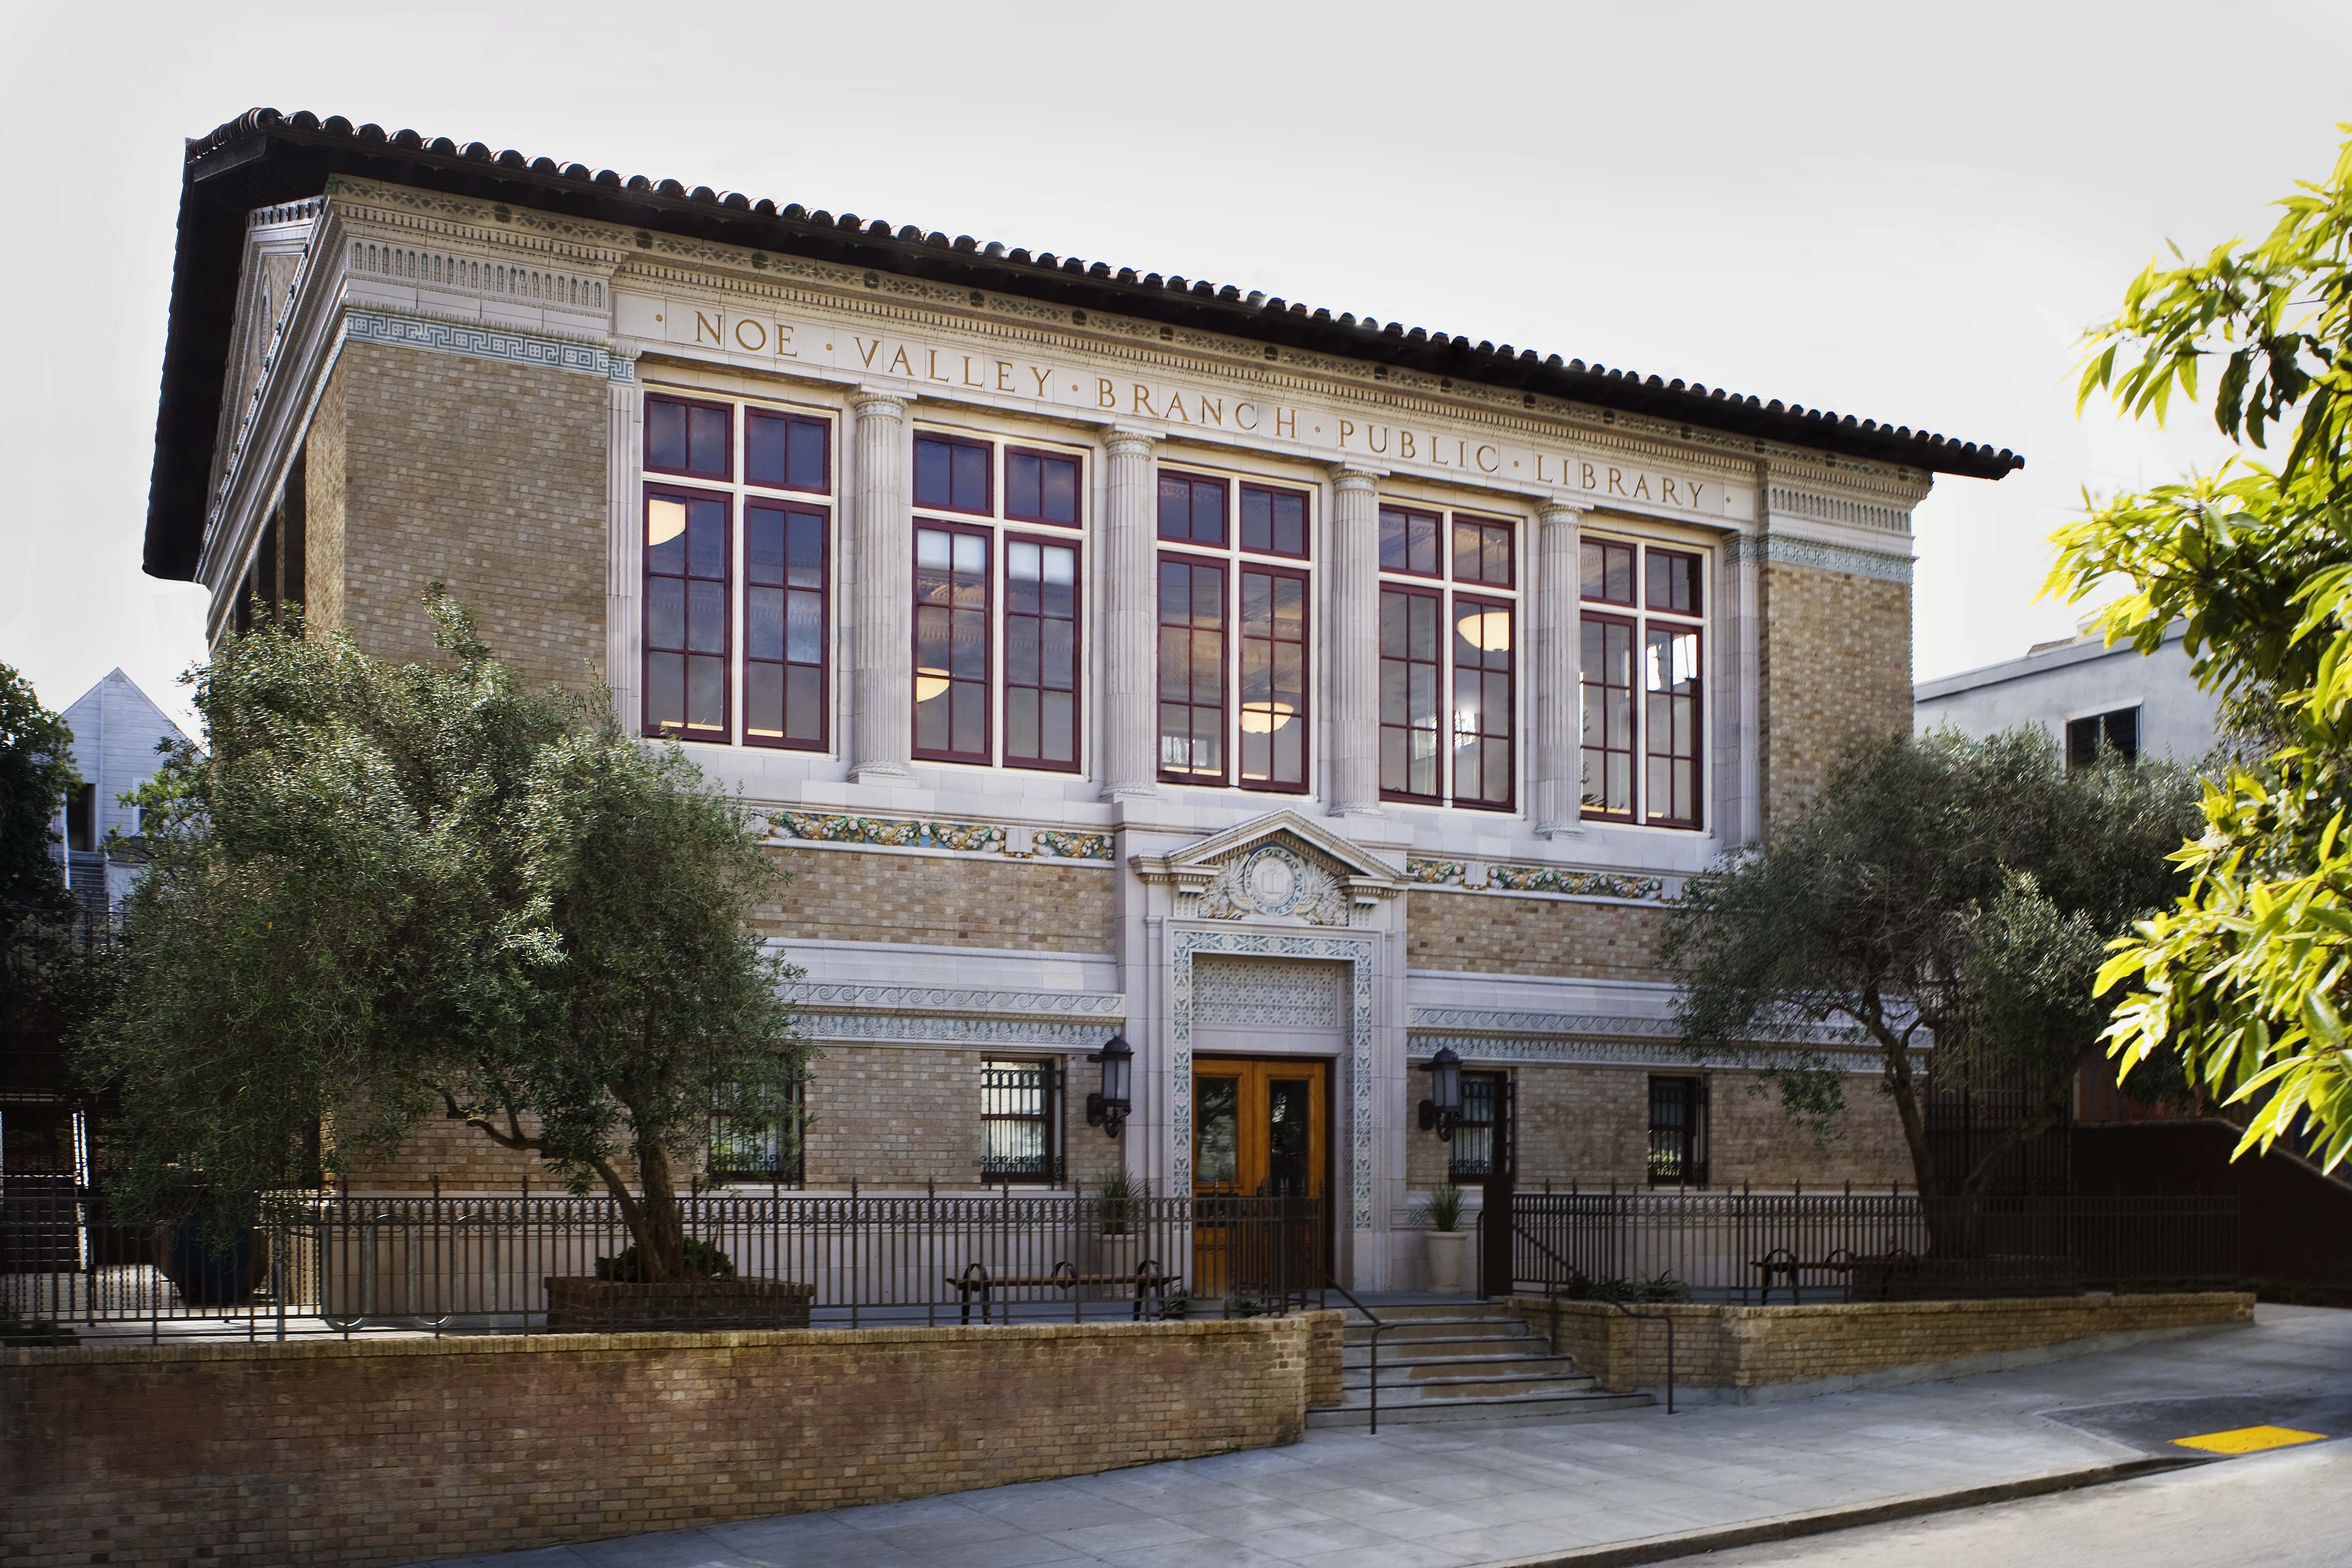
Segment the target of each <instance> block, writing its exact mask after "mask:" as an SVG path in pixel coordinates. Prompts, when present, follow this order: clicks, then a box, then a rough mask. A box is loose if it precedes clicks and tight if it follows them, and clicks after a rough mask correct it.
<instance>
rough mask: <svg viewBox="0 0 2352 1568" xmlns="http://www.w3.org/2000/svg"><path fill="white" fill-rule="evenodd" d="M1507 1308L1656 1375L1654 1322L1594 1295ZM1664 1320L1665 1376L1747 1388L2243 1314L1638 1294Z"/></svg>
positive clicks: (2100, 1302)
mask: <svg viewBox="0 0 2352 1568" xmlns="http://www.w3.org/2000/svg"><path fill="white" fill-rule="evenodd" d="M1511 1305H1512V1308H1513V1310H1515V1311H1517V1313H1518V1315H1519V1316H1520V1317H1522V1318H1524V1319H1526V1320H1527V1321H1528V1323H1529V1324H1531V1325H1532V1326H1533V1327H1534V1328H1535V1330H1536V1331H1537V1332H1538V1333H1542V1334H1549V1333H1553V1332H1557V1333H1558V1335H1559V1350H1561V1351H1562V1352H1566V1353H1567V1354H1570V1355H1572V1356H1574V1357H1575V1358H1576V1363H1577V1365H1578V1366H1580V1367H1581V1368H1582V1369H1583V1370H1584V1371H1586V1372H1589V1373H1592V1375H1593V1376H1594V1377H1596V1378H1598V1379H1600V1381H1601V1386H1602V1387H1603V1388H1607V1389H1612V1390H1624V1389H1634V1388H1654V1387H1658V1386H1660V1385H1662V1384H1664V1383H1665V1381H1666V1336H1665V1331H1664V1328H1663V1327H1661V1326H1660V1325H1659V1324H1658V1323H1656V1322H1655V1321H1646V1322H1645V1321H1641V1320H1638V1319H1633V1318H1629V1317H1627V1316H1626V1315H1625V1314H1624V1313H1622V1312H1620V1311H1618V1310H1615V1309H1614V1308H1612V1307H1610V1306H1608V1305H1606V1304H1604V1303H1601V1302H1597V1301H1561V1302H1558V1303H1552V1302H1549V1301H1545V1300H1540V1299H1538V1298H1534V1297H1525V1296H1522V1297H1517V1298H1514V1299H1513V1300H1512V1303H1511ZM1641 1310H1643V1312H1646V1313H1651V1314H1659V1313H1665V1314H1670V1315H1672V1317H1673V1318H1674V1320H1675V1382H1676V1383H1677V1384H1680V1385H1682V1386H1684V1387H1686V1388H1721V1389H1753V1388H1764V1387H1769V1386H1770V1385H1773V1384H1811V1383H1821V1382H1823V1381H1827V1380H1835V1379H1853V1378H1863V1377H1869V1376H1871V1375H1872V1374H1874V1373H1877V1374H1884V1373H1889V1372H1892V1371H1894V1370H1895V1369H1897V1368H1903V1367H1932V1366H1937V1365H1939V1364H1942V1363H1953V1362H1967V1361H1969V1360H1971V1359H1972V1358H1978V1357H1997V1356H2010V1355H2016V1354H2019V1353H2021V1352H2032V1351H2038V1350H2043V1349H2047V1348H2049V1347H2052V1346H2056V1345H2063V1344H2066V1343H2069V1342H2082V1341H2090V1340H2098V1339H2101V1338H2104V1337H2105V1336H2107V1335H2111V1334H2159V1333H2172V1332H2179V1331H2184V1330H2191V1329H2200V1328H2220V1327H2226V1326H2230V1325H2234V1324H2241V1323H2251V1322H2252V1321H2253V1317H2254V1299H2253V1298H2252V1296H2249V1295H2241V1294H2238V1293H2236V1292H2234V1291H2223V1290H2213V1291H2197V1292H2186V1293H2182V1294H2179V1295H2151V1296H2063V1297H2051V1298H2030V1299H2025V1300H1990V1301H1867V1302H1854V1303H1850V1304H1839V1305H1834V1306H1820V1307H1805V1306H1796V1307H1732V1306H1717V1305H1712V1304H1709V1305H1698V1304H1685V1305H1668V1306H1660V1305H1655V1304H1652V1305H1646V1306H1644V1307H1643V1308H1642V1309H1641Z"/></svg>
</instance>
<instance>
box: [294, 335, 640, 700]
mask: <svg viewBox="0 0 2352 1568" xmlns="http://www.w3.org/2000/svg"><path fill="white" fill-rule="evenodd" d="M607 401H608V394H607V391H606V388H605V384H604V382H602V381H599V380H597V379H595V378H594V377H592V376H585V375H579V374H572V373H571V372H567V371H559V370H552V369H548V368H545V367H542V366H532V365H519V364H509V363H504V362H502V361H491V360H479V359H473V358H470V357H467V356H462V355H457V354H441V353H417V352H415V351H414V350H407V349H400V348H393V347H388V346H385V345H383V344H378V343H351V344H347V345H346V346H345V347H344V350H343V353H342V357H341V361H340V363H338V364H337V366H336V369H335V373H334V375H333V377H332V378H331V381H330V384H329V387H328V400H327V401H326V402H325V403H323V404H322V405H321V406H320V415H319V419H318V422H317V424H316V425H315V426H313V430H312V435H311V440H312V442H313V445H314V447H317V448H319V450H318V452H317V454H316V457H315V458H314V477H313V479H311V481H310V489H309V496H310V502H311V506H312V511H311V517H312V518H313V519H314V520H316V521H315V522H314V525H313V532H312V534H311V538H312V539H313V541H315V542H314V543H313V544H312V545H311V546H310V551H309V552H308V560H307V562H306V564H307V565H308V566H309V567H310V584H311V585H310V594H311V597H312V603H313V605H314V606H315V610H316V613H317V614H318V616H320V621H321V624H323V625H327V626H341V627H347V628H349V629H350V630H351V631H352V634H353V636H354V637H356V638H357V639H358V641H359V645H360V647H362V648H364V649H365V650H367V651H368V652H370V653H373V654H376V655H379V656H382V657H383V658H395V659H404V660H407V659H425V658H431V657H433V656H434V650H433V629H432V623H431V621H430V620H429V619H428V618H427V617H426V616H425V609H424V605H423V602H422V601H423V595H424V593H425V584H427V583H429V582H433V581H436V580H437V581H440V582H442V583H445V584H447V585H448V588H449V591H450V593H452V594H453V595H457V598H459V599H460V600H462V601H464V602H465V604H466V605H468V606H469V607H470V608H471V609H472V610H473V611H474V615H475V619H476V623H477V625H478V627H479V629H480V632H481V636H482V639H483V640H484V641H485V642H487V643H488V644H489V645H490V647H491V649H492V650H493V651H494V652H496V653H497V654H498V655H499V657H500V658H504V659H506V660H508V661H509V662H510V663H512V664H514V665H517V666H518V667H520V668H522V669H523V670H524V671H526V672H527V673H528V674H530V676H531V677H532V678H533V679H544V680H560V681H562V682H563V683H564V684H565V685H567V686H571V687H573V688H575V689H579V688H583V687H585V686H586V685H587V684H588V683H589V682H590V680H591V679H593V677H592V674H591V666H592V665H593V666H594V667H596V668H598V669H601V668H602V666H603V664H604V586H605V584H604V556H605V552H604V532H605V526H606V518H605V505H604V483H605V468H604V444H605V434H606V421H607V407H606V405H607ZM335 447H339V448H340V450H331V448H335ZM332 459H340V460H339V461H335V460H332ZM338 468H340V470H341V483H340V484H337V483H336V470H337V469H338ZM338 556H340V561H338Z"/></svg>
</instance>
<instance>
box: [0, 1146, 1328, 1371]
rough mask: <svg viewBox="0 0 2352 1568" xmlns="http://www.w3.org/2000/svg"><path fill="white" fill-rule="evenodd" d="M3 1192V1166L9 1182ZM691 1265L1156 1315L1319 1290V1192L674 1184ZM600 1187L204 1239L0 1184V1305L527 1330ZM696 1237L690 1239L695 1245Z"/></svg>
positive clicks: (125, 1317)
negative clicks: (807, 1190) (713, 1191)
mask: <svg viewBox="0 0 2352 1568" xmlns="http://www.w3.org/2000/svg"><path fill="white" fill-rule="evenodd" d="M11 1186H12V1188H14V1187H15V1184H13V1183H12V1184H11ZM681 1203H682V1207H683V1209H684V1219H685V1229H686V1234H687V1236H688V1237H689V1238H690V1240H691V1241H692V1242H693V1243H696V1244H698V1247H697V1248H696V1253H697V1260H698V1261H700V1262H702V1263H703V1264H705V1265H706V1266H707V1267H712V1268H721V1269H724V1270H731V1272H732V1277H734V1278H737V1279H776V1280H789V1281H794V1282H798V1283H802V1284H805V1285H807V1286H809V1287H811V1288H812V1289H813V1292H814V1294H813V1295H812V1297H811V1299H810V1310H811V1321H812V1323H813V1324H814V1325H815V1326H820V1327H823V1326H840V1327H845V1328H846V1327H858V1326H871V1325H874V1324H877V1323H893V1322H895V1323H908V1322H919V1323H940V1322H1006V1321H1033V1320H1038V1319H1057V1318H1058V1319H1061V1320H1065V1321H1070V1320H1082V1319H1084V1318H1087V1317H1119V1318H1131V1317H1144V1316H1156V1317H1174V1316H1181V1315H1185V1314H1187V1313H1190V1312H1194V1311H1205V1312H1211V1313H1226V1312H1244V1311H1260V1310H1271V1309H1274V1308H1276V1307H1280V1306H1284V1305H1289V1304H1305V1303H1307V1302H1309V1301H1317V1302H1319V1301H1320V1300H1321V1299H1322V1291H1323V1289H1324V1288H1325V1285H1326V1283H1327V1279H1328V1275H1327V1274H1326V1272H1325V1269H1324V1267H1323V1265H1324V1258H1325V1252H1324V1248H1325V1245H1326V1242H1325V1237H1326V1231H1325V1224H1324V1213H1323V1204H1322V1200H1320V1199H1318V1198H1303V1197H1245V1196H1226V1195H1219V1196H1203V1197H1201V1198H1198V1199H1194V1198H1192V1197H1118V1196H1110V1197H1106V1196H1104V1195H1102V1194H1098V1193H1088V1192H1086V1191H1084V1190H1073V1191H1065V1192H1052V1193H1020V1192H1017V1191H1008V1190H1002V1189H1000V1190H998V1191H995V1192H989V1193H955V1194H942V1193H925V1194H865V1193H855V1194H849V1195H824V1194H796V1193H777V1194H768V1195H763V1196H737V1195H715V1196H699V1195H698V1196H691V1197H688V1198H685V1199H682V1200H681ZM630 1245H631V1237H630V1233H629V1229H628V1226H627V1225H626V1223H625V1221H624V1220H623V1218H622V1215H621V1212H620V1209H619V1206H618V1205H616V1204H614V1202H613V1200H612V1199H611V1198H609V1197H604V1196H592V1197H572V1196H566V1195H559V1196H544V1195H542V1196H529V1197H457V1196H450V1197H441V1196H432V1197H425V1196H415V1197H408V1196H394V1197H370V1196H362V1195H342V1194H300V1195H278V1196H275V1197H272V1198H271V1199H269V1200H268V1201H267V1202H266V1203H265V1204H264V1205H262V1208H261V1213H260V1217H259V1219H258V1222H257V1224H256V1225H255V1226H253V1227H252V1228H251V1229H250V1230H248V1231H246V1232H243V1233H241V1234H238V1235H236V1236H233V1237H227V1238H225V1239H224V1238H220V1237H206V1236H205V1234H204V1233H203V1231H202V1229H201V1227H200V1226H197V1225H195V1224H193V1223H191V1224H187V1225H182V1226H147V1227H135V1226H121V1225H118V1224H114V1223H112V1222H111V1221H110V1217H109V1215H108V1214H107V1210H106V1205H105V1204H104V1202H103V1200H102V1199H101V1198H100V1196H99V1195H98V1194H93V1193H89V1192H75V1191H68V1192H63V1193H58V1192H47V1193H36V1194H31V1195H17V1194H16V1192H14V1191H12V1193H11V1194H10V1195H8V1196H6V1197H5V1198H0V1313H13V1314H14V1315H15V1318H16V1322H17V1324H18V1325H19V1328H20V1330H21V1328H22V1326H23V1325H26V1324H29V1323H33V1322H44V1321H45V1322H52V1323H55V1324H58V1326H60V1327H61V1328H67V1329H79V1330H84V1331H89V1330H104V1331H112V1332H117V1333H120V1332H123V1331H137V1330H139V1329H142V1328H143V1329H144V1330H145V1331H147V1333H148V1334H149V1335H150V1337H157V1336H160V1335H162V1334H163V1333H165V1332H170V1333H173V1334H207V1335H215V1336H218V1335H223V1334H227V1335H234V1336H237V1337H243V1338H252V1339H266V1338H277V1337H283V1336H284V1335H285V1334H286V1333H288V1332H289V1326H290V1327H291V1329H292V1331H297V1332H300V1331H311V1332H316V1331H320V1329H321V1328H323V1329H325V1330H327V1331H335V1332H348V1331H352V1330H353V1329H358V1328H366V1327H386V1328H402V1329H412V1330H415V1329H422V1330H429V1331H434V1332H436V1333H437V1332H524V1333H529V1332H535V1331H544V1330H545V1327H546V1324H547V1309H548V1303H547V1286H546V1282H547V1280H548V1279H551V1278H562V1277H580V1276H595V1275H597V1274H598V1273H599V1272H600V1269H601V1270H602V1271H604V1272H615V1271H618V1272H619V1273H620V1276H621V1277H624V1278H625V1277H628V1276H627V1273H626V1270H627V1269H628V1268H629V1266H630V1263H631V1261H632V1260H631V1258H630V1257H629V1250H628V1249H629V1247H630ZM704 1249H707V1250H704Z"/></svg>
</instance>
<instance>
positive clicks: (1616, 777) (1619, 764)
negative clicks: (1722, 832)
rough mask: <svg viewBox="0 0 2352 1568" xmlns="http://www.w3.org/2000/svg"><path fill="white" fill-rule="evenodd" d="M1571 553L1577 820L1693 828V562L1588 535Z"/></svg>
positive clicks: (1696, 586)
mask: <svg viewBox="0 0 2352 1568" xmlns="http://www.w3.org/2000/svg"><path fill="white" fill-rule="evenodd" d="M1581 554H1582V557H1583V559H1582V562H1581V567H1582V584H1583V586H1582V592H1583V598H1584V602H1585V611H1584V625H1583V639H1582V650H1581V652H1582V661H1581V662H1582V695H1583V705H1584V726H1583V728H1584V735H1583V746H1584V767H1583V773H1584V785H1583V789H1584V811H1585V814H1586V815H1587V816H1599V817H1613V818H1615V819H1617V820H1619V821H1621V822H1643V823H1647V824H1649V825H1651V826H1657V827H1697V826H1701V825H1702V819H1703V817H1704V815H1705V814H1704V811H1703V809H1702V805H1701V787H1702V783H1703V775H1704V768H1703V765H1702V763H1701V761H1700V756H1699V750H1700V738H1701V736H1702V735H1703V734H1704V733H1705V731H1704V727H1703V721H1704V718H1705V713H1704V708H1703V701H1702V699H1703V696H1704V693H1705V688H1706V673H1705V671H1706V666H1705V660H1704V649H1703V646H1702V641H1701V638H1702V635H1703V632H1704V627H1705V614H1706V596H1705V595H1704V593H1703V588H1704V584H1703V581H1702V572H1703V567H1702V564H1701V561H1700V558H1699V556H1698V555H1697V554H1696V552H1691V551H1686V550H1668V549H1665V548H1663V547H1661V546H1657V545H1647V544H1640V543H1637V542H1633V541H1631V540H1617V539H1609V538H1590V537H1589V538H1587V539H1585V540H1584V541H1583V542H1582V546H1581Z"/></svg>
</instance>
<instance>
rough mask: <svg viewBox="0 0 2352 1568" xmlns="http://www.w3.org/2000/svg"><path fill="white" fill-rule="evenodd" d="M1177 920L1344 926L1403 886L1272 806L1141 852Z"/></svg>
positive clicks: (1142, 870) (1142, 873)
mask: <svg viewBox="0 0 2352 1568" xmlns="http://www.w3.org/2000/svg"><path fill="white" fill-rule="evenodd" d="M1131 864H1132V865H1133V866H1134V868H1135V871H1136V874H1137V875H1138V876H1139V877H1141V878H1142V879H1144V880H1145V881H1146V882H1150V883H1160V884H1164V885H1167V886H1170V887H1171V888H1173V889H1175V893H1176V912H1177V914H1178V916H1179V917H1180V918H1184V917H1190V918H1195V919H1200V920H1212V921H1272V922H1275V923H1278V924H1288V923H1297V924H1303V925H1313V926H1348V925H1360V924H1362V923H1363V922H1364V921H1365V920H1366V918H1367V917H1368V916H1369V914H1370V911H1371V910H1373V909H1374V908H1376V907H1378V905H1379V904H1380V903H1381V901H1382V900H1387V899H1392V898H1394V897H1396V895H1397V894H1398V893H1399V892H1401V891H1402V889H1403V886H1404V884H1403V881H1402V879H1400V878H1399V877H1398V876H1397V875H1396V873H1395V872H1393V871H1391V869H1390V868H1388V867H1386V866H1384V865H1382V864H1381V862H1380V861H1379V860H1378V859H1376V858H1373V857H1372V856H1370V855H1369V854H1367V853H1365V852H1364V850H1363V849H1362V848H1360V847H1358V846H1357V845H1355V844H1352V843H1350V842H1349V840H1347V839H1345V838H1342V837H1339V835H1338V834H1336V833H1333V832H1331V831H1329V830H1328V829H1327V828H1325V827H1323V826H1320V825H1318V824H1317V823H1315V822H1313V821H1311V820H1310V819H1308V818H1307V817H1304V816H1299V815H1298V814H1297V812H1295V811H1277V812H1272V813H1269V814H1268V815H1266V816H1261V817H1258V818H1256V819H1255V820H1253V821H1250V822H1245V823H1243V824H1241V825H1240V826H1237V827H1231V828H1227V829H1226V830H1225V831H1224V832H1223V833H1218V834H1213V835H1211V836H1210V837H1206V838H1203V839H1201V840H1200V841H1199V842H1197V843H1194V844H1191V845H1187V846H1186V847H1184V848H1182V849H1180V850H1177V851H1174V852H1173V853H1171V854H1167V855H1138V856H1136V857H1134V858H1133V859H1132V862H1131Z"/></svg>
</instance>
